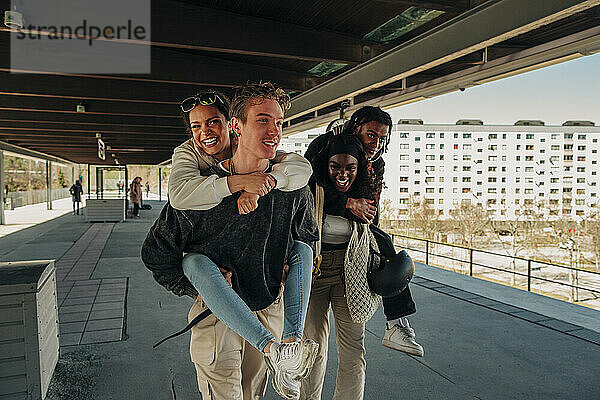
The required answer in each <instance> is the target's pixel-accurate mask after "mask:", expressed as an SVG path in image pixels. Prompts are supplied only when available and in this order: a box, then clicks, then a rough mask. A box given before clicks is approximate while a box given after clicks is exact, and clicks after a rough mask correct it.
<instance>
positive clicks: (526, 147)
mask: <svg viewBox="0 0 600 400" xmlns="http://www.w3.org/2000/svg"><path fill="white" fill-rule="evenodd" d="M525 150H533V145H532V144H527V145H525Z"/></svg>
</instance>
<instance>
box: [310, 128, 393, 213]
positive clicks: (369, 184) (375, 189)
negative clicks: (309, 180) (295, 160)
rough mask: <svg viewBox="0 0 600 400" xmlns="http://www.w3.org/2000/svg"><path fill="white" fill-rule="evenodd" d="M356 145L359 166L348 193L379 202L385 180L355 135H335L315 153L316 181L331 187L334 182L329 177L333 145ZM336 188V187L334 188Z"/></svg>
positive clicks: (355, 197)
mask: <svg viewBox="0 0 600 400" xmlns="http://www.w3.org/2000/svg"><path fill="white" fill-rule="evenodd" d="M340 144H341V145H344V146H355V147H356V149H357V150H358V155H359V157H358V168H357V173H356V178H355V179H354V182H353V183H352V186H350V189H349V190H348V192H346V194H347V195H348V197H352V198H354V199H359V198H365V199H369V200H375V201H376V202H379V195H380V194H381V189H382V186H383V182H382V181H381V179H378V178H377V176H376V175H375V172H374V171H373V168H372V167H371V162H370V161H368V160H367V155H366V153H365V150H364V148H363V144H362V142H361V141H360V139H359V138H358V137H357V136H355V135H335V136H332V137H331V139H330V140H329V141H328V142H327V145H326V146H325V147H323V149H322V150H321V151H320V152H319V153H317V154H316V155H315V157H314V158H313V159H312V161H311V164H312V168H313V171H314V177H315V181H316V182H317V183H318V184H319V185H321V186H323V187H327V186H329V187H331V188H332V189H333V184H332V183H331V179H330V178H329V158H330V157H329V152H330V149H331V148H332V147H333V146H337V145H340ZM333 190H335V189H333Z"/></svg>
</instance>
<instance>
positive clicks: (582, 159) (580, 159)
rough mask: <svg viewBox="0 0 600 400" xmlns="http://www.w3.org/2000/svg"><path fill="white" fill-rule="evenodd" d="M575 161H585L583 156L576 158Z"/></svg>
mask: <svg viewBox="0 0 600 400" xmlns="http://www.w3.org/2000/svg"><path fill="white" fill-rule="evenodd" d="M577 161H585V156H577Z"/></svg>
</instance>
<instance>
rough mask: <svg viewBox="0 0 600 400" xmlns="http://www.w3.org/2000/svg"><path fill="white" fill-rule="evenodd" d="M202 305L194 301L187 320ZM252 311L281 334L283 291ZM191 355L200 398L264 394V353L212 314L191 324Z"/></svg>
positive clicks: (249, 398)
mask: <svg viewBox="0 0 600 400" xmlns="http://www.w3.org/2000/svg"><path fill="white" fill-rule="evenodd" d="M205 309H206V306H205V305H204V302H202V301H196V302H195V303H194V305H192V308H191V309H190V312H189V314H188V321H191V320H192V319H193V318H194V317H196V316H197V315H198V314H200V313H201V312H203V311H204V310H205ZM255 314H256V316H257V317H258V319H259V320H260V322H261V323H262V324H263V325H264V326H265V327H266V328H267V329H268V330H269V331H271V333H272V334H273V336H275V338H276V339H277V340H280V339H281V335H282V334H283V299H282V294H281V293H280V295H279V297H278V298H277V300H275V301H274V302H273V304H271V305H270V306H269V307H267V308H265V309H264V310H260V311H258V312H255ZM190 355H191V358H192V362H193V363H194V366H195V367H196V375H197V378H198V389H199V390H200V393H201V394H202V399H203V400H221V399H232V400H255V399H258V398H259V397H262V396H264V393H265V390H266V387H267V381H268V378H269V374H268V370H267V365H266V363H265V361H264V357H263V353H262V352H260V351H258V350H256V349H255V348H254V347H252V345H250V344H249V343H248V342H246V341H245V340H244V339H242V338H241V337H240V336H239V335H238V334H237V333H235V332H234V331H232V330H231V329H230V328H229V327H227V325H225V324H224V323H223V322H221V321H220V320H218V319H217V317H215V316H214V315H213V314H211V315H209V316H208V317H207V318H205V319H204V320H202V321H200V322H199V323H198V324H197V325H196V326H194V327H193V328H192V337H191V340H190Z"/></svg>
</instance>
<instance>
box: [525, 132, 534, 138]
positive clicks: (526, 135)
mask: <svg viewBox="0 0 600 400" xmlns="http://www.w3.org/2000/svg"><path fill="white" fill-rule="evenodd" d="M525 139H533V133H527V134H525Z"/></svg>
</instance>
